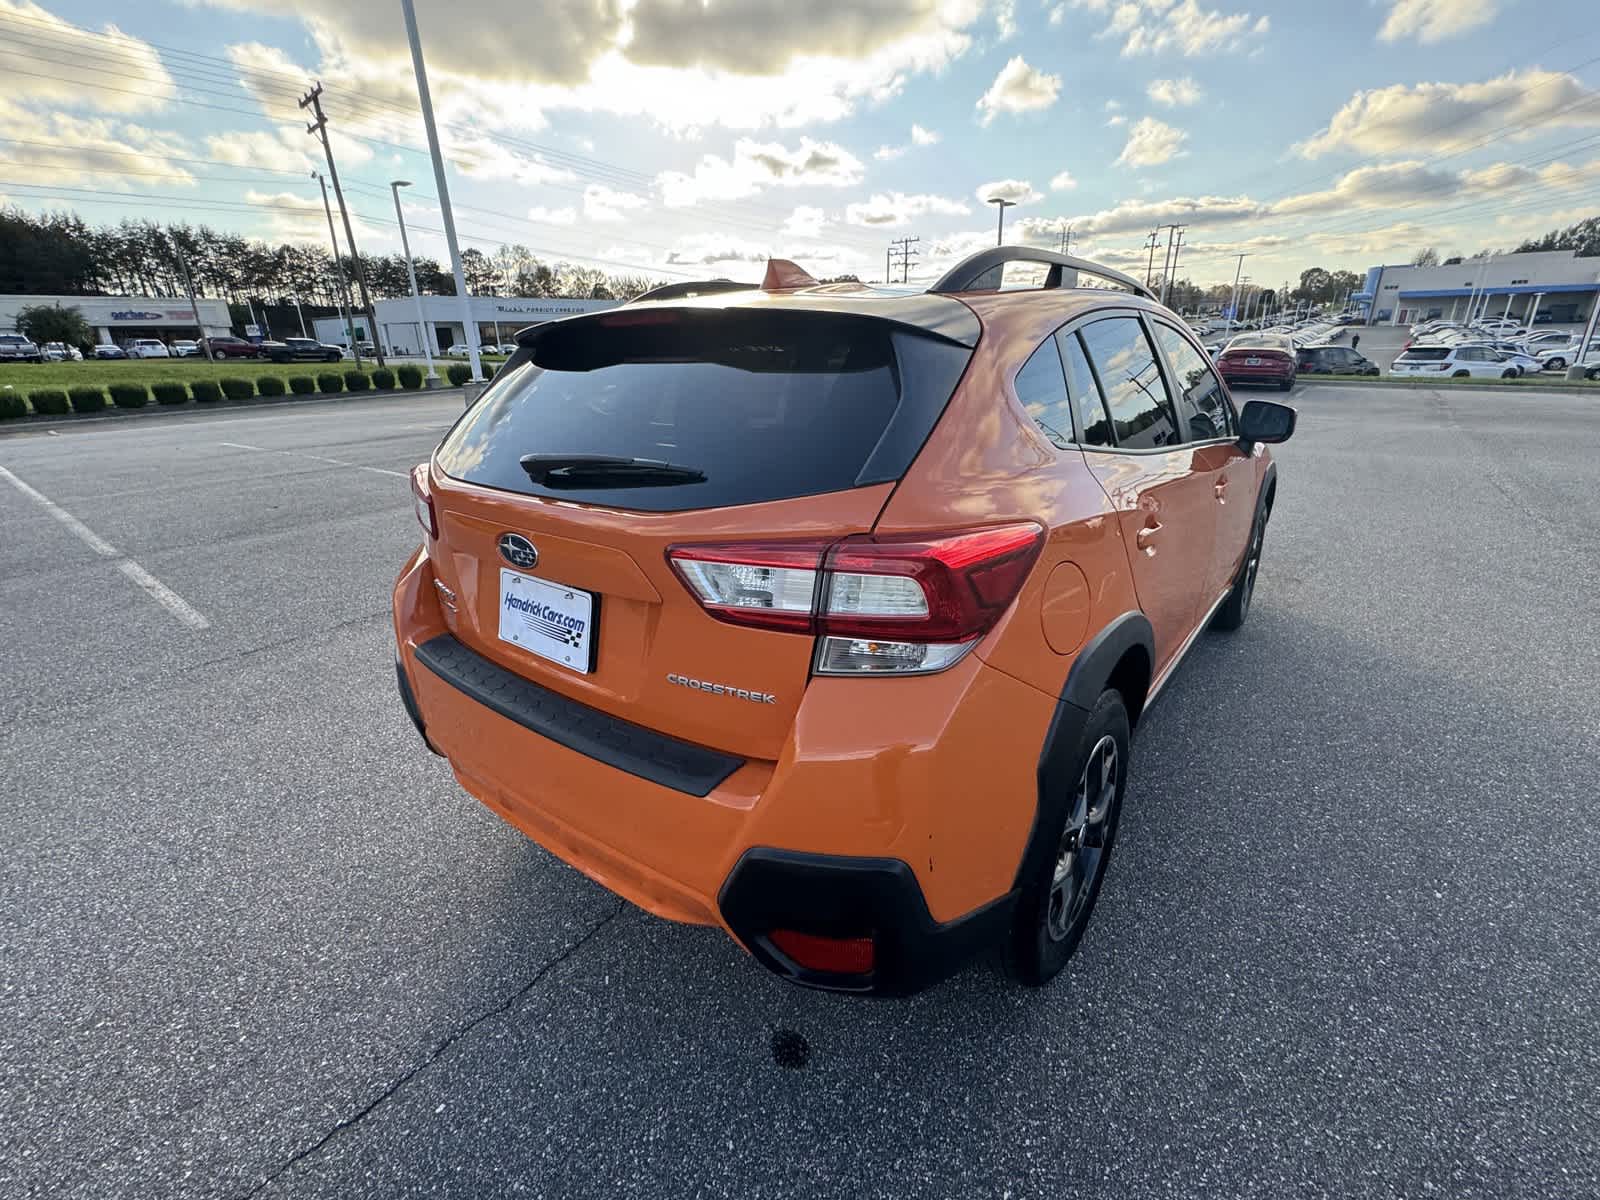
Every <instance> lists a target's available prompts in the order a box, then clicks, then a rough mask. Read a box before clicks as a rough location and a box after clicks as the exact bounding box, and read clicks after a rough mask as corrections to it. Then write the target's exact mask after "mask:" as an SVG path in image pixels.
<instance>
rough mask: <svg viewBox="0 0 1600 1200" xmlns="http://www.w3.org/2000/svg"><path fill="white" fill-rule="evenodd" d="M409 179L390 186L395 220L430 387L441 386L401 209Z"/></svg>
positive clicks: (409, 240) (409, 182)
mask: <svg viewBox="0 0 1600 1200" xmlns="http://www.w3.org/2000/svg"><path fill="white" fill-rule="evenodd" d="M410 186H411V181H410V180H409V179H396V180H395V181H394V182H393V183H391V184H390V185H389V190H390V191H392V192H393V193H394V219H395V220H396V221H398V222H399V223H400V249H402V250H404V251H405V254H406V273H407V274H408V275H410V276H411V302H412V303H413V304H415V305H416V306H417V340H418V341H420V342H421V343H422V353H423V355H424V356H425V357H426V358H427V360H428V380H427V386H428V387H438V386H439V375H438V373H437V372H436V371H435V370H434V369H433V333H432V331H431V330H429V328H428V323H427V318H426V317H424V316H423V315H422V293H421V292H420V291H418V290H417V264H416V263H415V262H413V261H412V260H411V239H410V238H408V237H407V236H406V214H405V213H404V212H403V211H402V210H401V208H400V189H401V188H403V187H410Z"/></svg>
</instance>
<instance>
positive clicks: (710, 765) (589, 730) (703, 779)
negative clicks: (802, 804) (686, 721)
mask: <svg viewBox="0 0 1600 1200" xmlns="http://www.w3.org/2000/svg"><path fill="white" fill-rule="evenodd" d="M416 654H417V661H418V662H420V663H421V664H422V665H423V666H425V667H427V668H428V670H430V671H432V672H433V673H434V674H435V675H437V676H438V677H439V678H440V679H442V680H443V681H444V682H445V683H448V684H449V685H450V686H451V687H453V688H455V689H456V690H457V691H458V692H461V693H463V694H464V695H467V696H470V697H472V698H473V699H474V700H476V701H477V702H478V703H479V704H482V705H483V706H484V707H485V708H490V709H493V710H494V711H495V712H497V713H499V714H500V715H501V716H502V717H505V718H507V719H508V720H511V721H515V722H516V723H517V724H518V725H521V726H522V727H523V728H524V729H529V730H532V731H533V732H534V733H537V734H539V735H540V736H541V737H547V738H549V739H550V740H551V741H552V742H555V743H557V744H559V745H562V746H565V747H566V748H567V749H568V750H575V751H577V752H578V753H579V754H583V755H587V756H588V757H589V758H592V759H594V760H595V761H597V762H602V763H605V764H606V766H608V767H616V768H617V769H618V770H619V771H626V772H627V773H628V774H630V775H636V776H638V777H639V778H640V779H647V780H649V781H650V782H651V783H658V784H660V785H661V786H662V787H669V788H672V789H673V790H674V791H678V792H686V793H688V794H689V795H691V796H704V795H707V794H709V793H710V792H711V790H712V789H713V788H715V787H716V786H717V785H718V784H720V783H722V782H723V780H725V779H727V778H728V776H730V775H732V774H733V773H734V772H735V771H737V770H738V769H739V768H740V767H742V766H744V759H742V758H737V757H735V756H734V755H731V754H724V753H722V751H720V750H711V749H708V748H707V747H705V746H697V745H695V744H694V743H692V742H683V741H679V740H678V739H677V738H673V737H668V736H667V735H666V734H663V733H656V732H655V731H654V730H651V729H646V728H645V727H644V726H642V725H635V724H633V723H632V722H631V721H624V720H623V719H622V718H621V717H614V716H612V715H611V714H610V713H606V712H601V711H600V710H599V709H598V708H590V707H589V706H588V705H587V704H580V703H578V701H576V700H571V699H568V698H567V697H566V696H563V695H561V694H560V693H559V692H553V691H551V690H550V689H549V688H546V687H540V686H539V685H538V684H537V683H534V682H533V681H532V680H528V679H524V678H522V676H520V675H517V674H515V673H514V672H511V671H508V670H506V669H505V668H504V667H502V666H500V665H499V664H498V663H494V662H490V661H489V660H488V659H487V658H484V657H483V656H482V655H481V654H478V653H477V652H476V651H473V650H470V649H468V648H467V647H466V646H464V645H462V644H461V643H460V642H458V641H457V640H456V639H455V638H453V637H451V636H450V635H449V634H447V633H446V634H441V635H440V636H438V637H436V638H431V639H430V640H428V641H426V642H423V643H422V645H420V646H418V647H417V649H416ZM402 678H403V676H402Z"/></svg>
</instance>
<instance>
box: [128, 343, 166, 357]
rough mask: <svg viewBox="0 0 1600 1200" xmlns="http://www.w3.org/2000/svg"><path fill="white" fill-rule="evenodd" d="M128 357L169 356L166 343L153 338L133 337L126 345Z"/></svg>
mask: <svg viewBox="0 0 1600 1200" xmlns="http://www.w3.org/2000/svg"><path fill="white" fill-rule="evenodd" d="M127 351H128V357H129V358H171V357H172V353H171V351H169V350H168V349H167V344H166V343H165V342H163V341H158V340H157V339H155V338H134V339H133V340H132V341H131V342H129V343H128V345H127Z"/></svg>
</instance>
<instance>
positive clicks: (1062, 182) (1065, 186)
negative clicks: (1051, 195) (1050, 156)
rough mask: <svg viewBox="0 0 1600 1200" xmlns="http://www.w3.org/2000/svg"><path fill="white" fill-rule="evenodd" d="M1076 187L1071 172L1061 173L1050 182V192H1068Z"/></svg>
mask: <svg viewBox="0 0 1600 1200" xmlns="http://www.w3.org/2000/svg"><path fill="white" fill-rule="evenodd" d="M1077 186H1078V181H1077V180H1076V179H1074V178H1073V177H1072V172H1071V171H1062V172H1060V173H1059V174H1057V175H1056V176H1055V177H1054V178H1052V179H1051V180H1050V190H1051V191H1052V192H1070V191H1071V190H1072V189H1073V188H1075V187H1077Z"/></svg>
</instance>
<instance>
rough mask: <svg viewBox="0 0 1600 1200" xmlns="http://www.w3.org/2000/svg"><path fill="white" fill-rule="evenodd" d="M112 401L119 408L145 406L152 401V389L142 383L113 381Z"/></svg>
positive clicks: (111, 388) (111, 389)
mask: <svg viewBox="0 0 1600 1200" xmlns="http://www.w3.org/2000/svg"><path fill="white" fill-rule="evenodd" d="M109 390H110V392H111V403H113V404H115V405H116V406H117V407H118V408H143V407H144V406H145V405H146V404H149V403H150V389H149V388H147V387H145V385H144V384H142V383H113V384H112V385H111V387H110V389H109Z"/></svg>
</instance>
